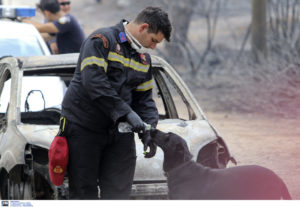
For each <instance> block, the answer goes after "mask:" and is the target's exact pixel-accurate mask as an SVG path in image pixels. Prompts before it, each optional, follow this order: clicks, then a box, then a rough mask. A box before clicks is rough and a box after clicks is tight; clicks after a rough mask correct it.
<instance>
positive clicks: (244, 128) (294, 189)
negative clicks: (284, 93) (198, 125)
mask: <svg viewBox="0 0 300 207" xmlns="http://www.w3.org/2000/svg"><path fill="white" fill-rule="evenodd" d="M206 115H207V118H208V119H209V121H210V122H211V123H212V124H213V125H214V126H215V127H216V128H217V130H218V131H219V133H220V134H221V135H222V137H223V138H224V139H225V141H226V143H227V145H228V147H229V149H230V151H231V153H232V155H233V156H234V157H235V159H236V160H237V163H238V165H248V164H255V165H261V166H264V167H267V168H270V169H271V170H273V171H274V172H275V173H277V174H278V175H279V176H280V177H281V178H282V179H283V180H284V182H285V183H286V184H287V186H288V189H289V191H290V193H291V195H292V198H293V199H297V200H299V199H300V188H299V184H300V152H299V145H300V139H299V137H300V128H299V123H300V122H299V121H300V119H287V118H279V117H272V116H266V115H261V114H241V113H240V114H237V113H234V114H229V113H214V112H206ZM230 166H233V165H232V164H231V165H230Z"/></svg>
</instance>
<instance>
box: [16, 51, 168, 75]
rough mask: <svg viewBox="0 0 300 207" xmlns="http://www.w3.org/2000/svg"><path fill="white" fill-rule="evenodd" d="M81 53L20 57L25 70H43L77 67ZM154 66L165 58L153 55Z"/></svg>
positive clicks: (157, 65) (158, 64) (159, 64)
mask: <svg viewBox="0 0 300 207" xmlns="http://www.w3.org/2000/svg"><path fill="white" fill-rule="evenodd" d="M78 57H79V53H69V54H60V55H50V56H31V57H20V58H18V59H19V60H21V61H22V64H23V65H22V69H23V70H24V71H30V70H42V69H45V70H46V69H48V68H51V69H55V68H66V67H76V65H77V61H78ZM151 59H152V66H154V67H159V66H162V64H161V61H163V59H161V58H159V57H156V56H151Z"/></svg>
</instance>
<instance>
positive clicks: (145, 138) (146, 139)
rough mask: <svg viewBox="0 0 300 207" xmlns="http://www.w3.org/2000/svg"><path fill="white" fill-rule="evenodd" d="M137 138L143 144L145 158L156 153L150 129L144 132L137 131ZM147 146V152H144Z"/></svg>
mask: <svg viewBox="0 0 300 207" xmlns="http://www.w3.org/2000/svg"><path fill="white" fill-rule="evenodd" d="M139 138H140V139H141V141H142V142H143V144H144V152H145V156H144V157H145V158H151V157H154V155H155V154H156V149H157V146H156V144H154V142H153V141H152V140H151V136H150V131H145V132H144V133H139ZM148 147H149V148H150V151H149V152H146V151H147V149H148Z"/></svg>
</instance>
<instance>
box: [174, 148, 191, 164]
mask: <svg viewBox="0 0 300 207" xmlns="http://www.w3.org/2000/svg"><path fill="white" fill-rule="evenodd" d="M176 154H177V155H179V157H180V158H181V161H182V162H186V161H189V160H191V159H192V158H193V155H192V154H191V153H190V151H189V150H188V148H187V146H184V145H182V144H177V145H176Z"/></svg>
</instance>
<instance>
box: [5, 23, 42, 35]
mask: <svg viewBox="0 0 300 207" xmlns="http://www.w3.org/2000/svg"><path fill="white" fill-rule="evenodd" d="M0 28H1V33H0V37H1V36H7V35H10V36H11V35H13V36H19V35H20V33H22V35H35V36H36V35H39V33H38V31H37V30H36V29H35V27H34V26H33V25H31V24H26V23H21V22H15V21H11V20H0Z"/></svg>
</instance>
